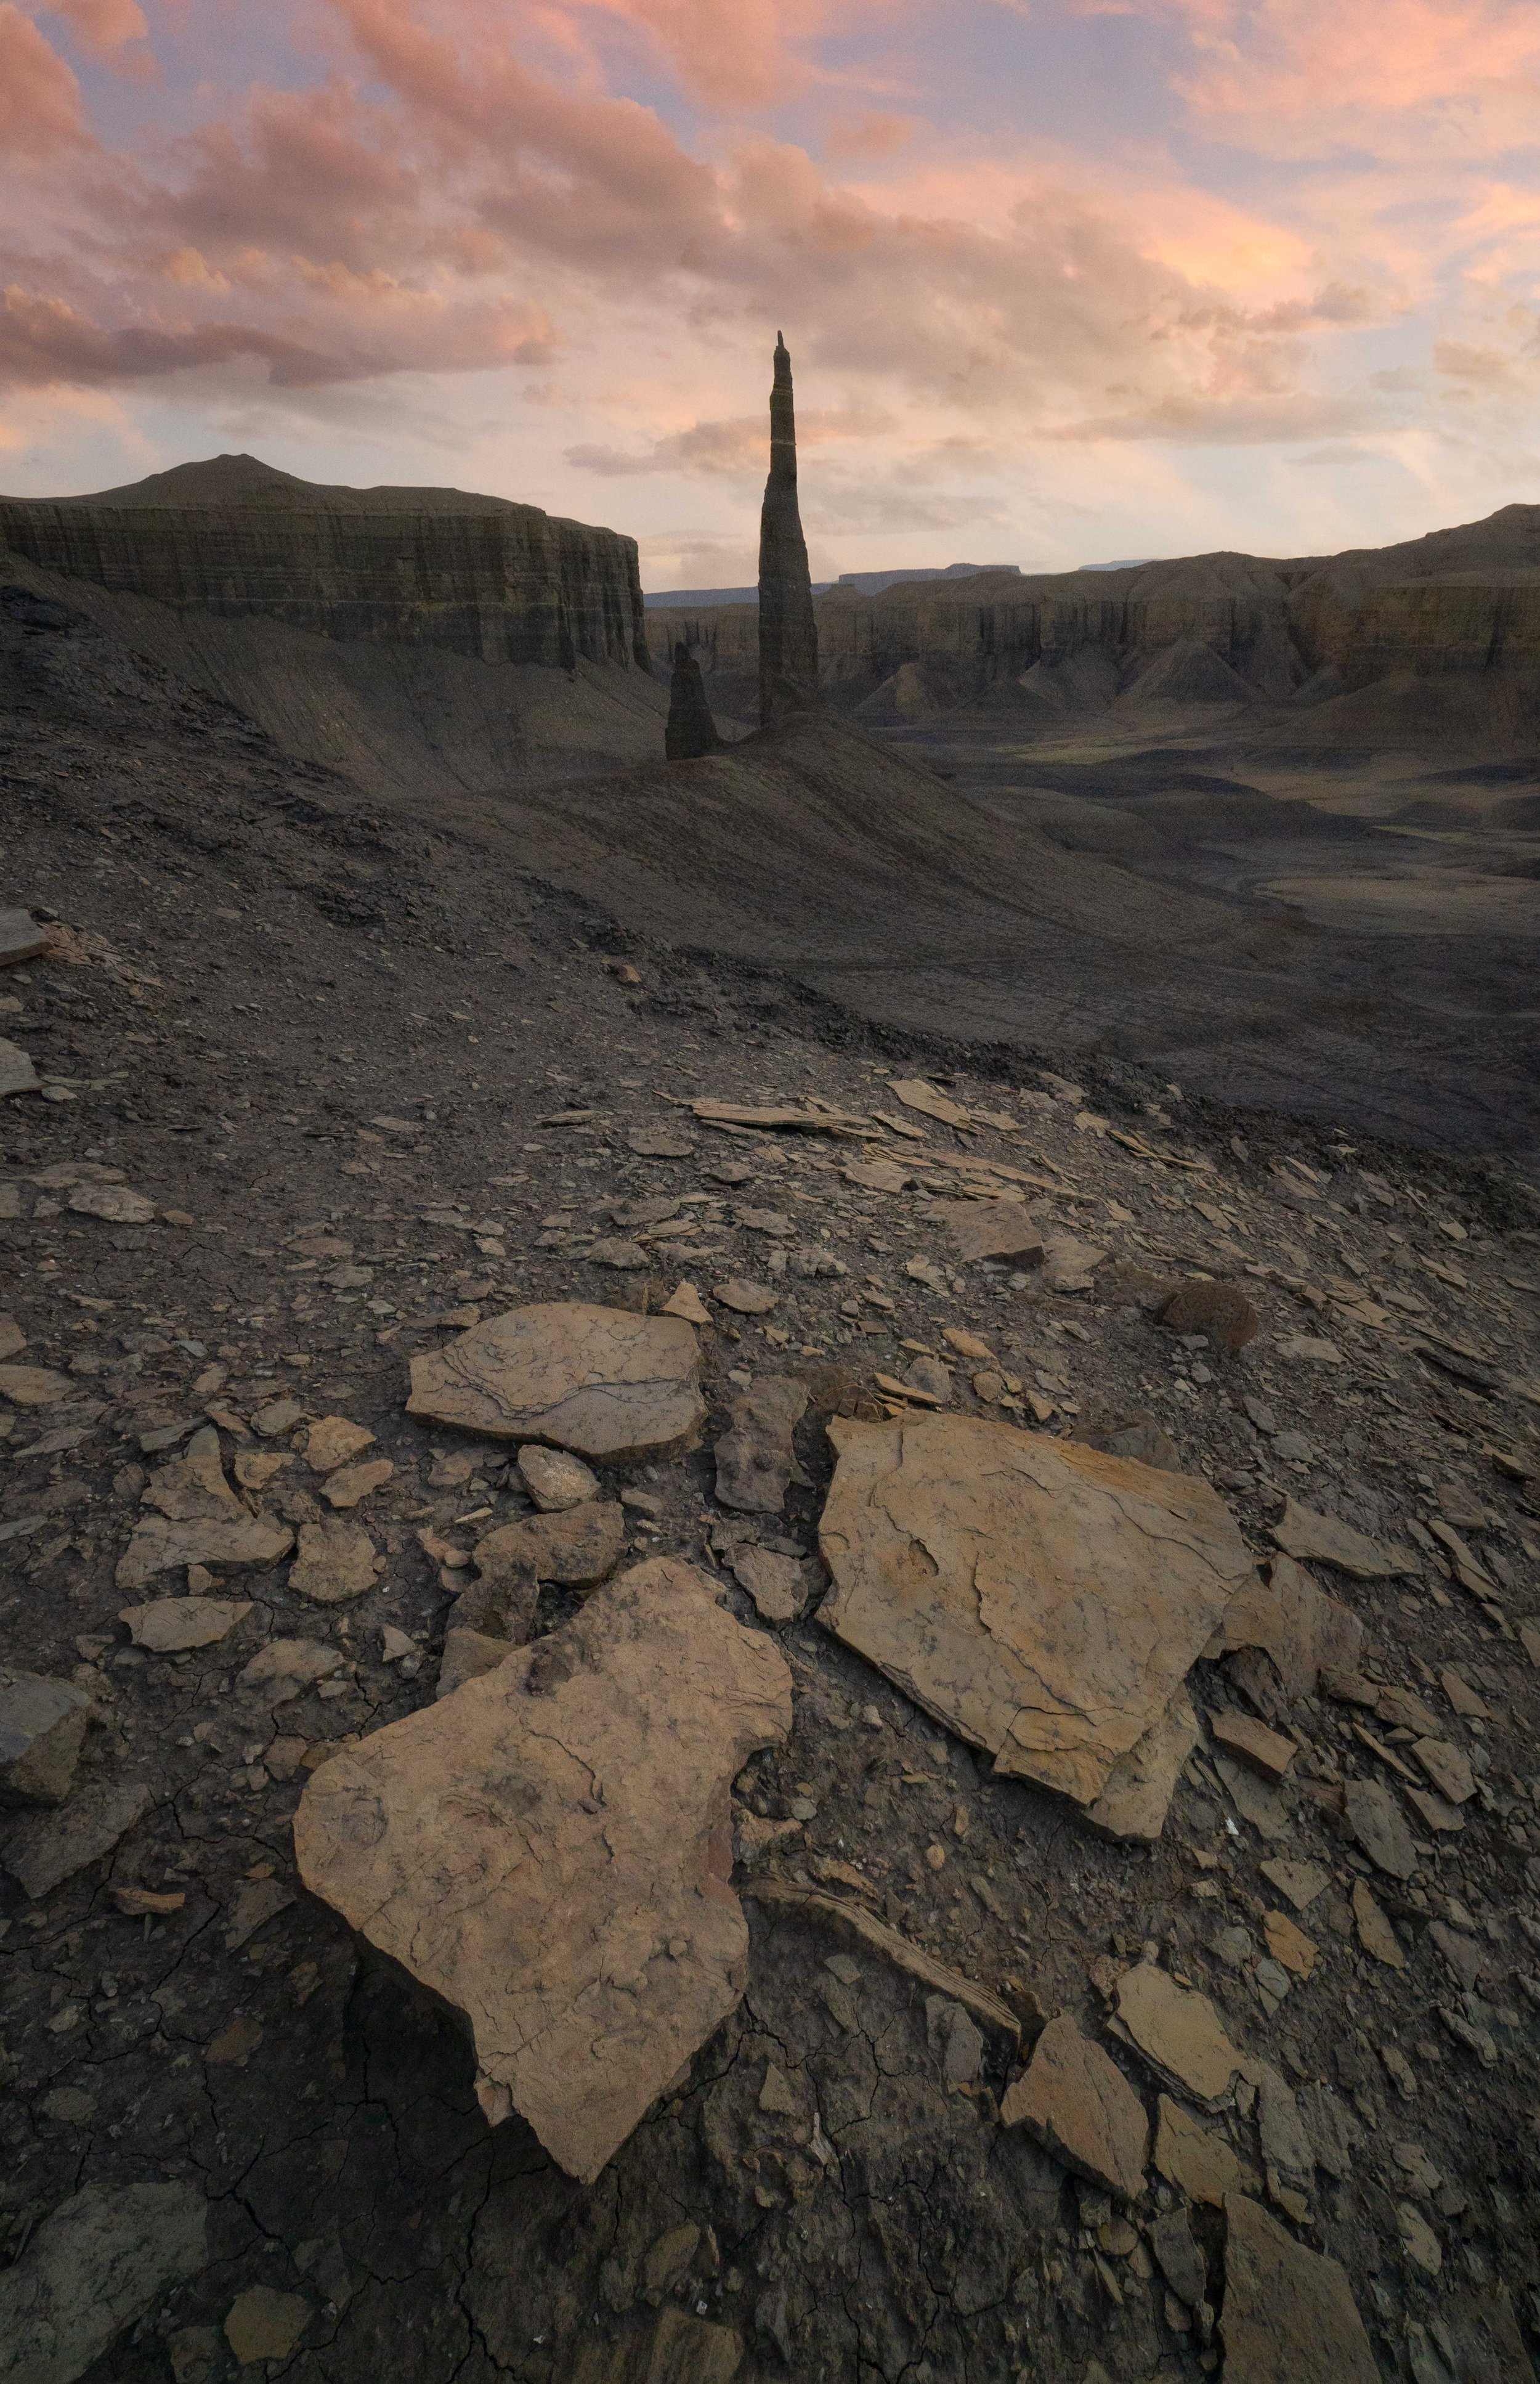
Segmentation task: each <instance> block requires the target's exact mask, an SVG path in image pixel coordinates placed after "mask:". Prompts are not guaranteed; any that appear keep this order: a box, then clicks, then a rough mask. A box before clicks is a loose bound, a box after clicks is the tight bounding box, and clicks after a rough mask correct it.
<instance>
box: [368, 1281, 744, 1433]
mask: <svg viewBox="0 0 1540 2384" xmlns="http://www.w3.org/2000/svg"><path fill="white" fill-rule="evenodd" d="M699 1369H700V1350H699V1345H698V1344H697V1342H696V1336H695V1330H694V1327H693V1326H691V1325H689V1324H686V1323H685V1322H684V1321H683V1320H682V1319H681V1318H679V1317H675V1316H637V1315H634V1314H633V1313H632V1312H631V1311H630V1310H626V1309H619V1308H598V1307H595V1306H592V1305H590V1304H589V1303H588V1302H586V1301H585V1300H548V1301H544V1302H541V1303H539V1304H537V1305H536V1306H534V1307H530V1308H515V1309H511V1310H510V1311H509V1312H508V1313H507V1314H506V1315H504V1316H492V1317H488V1318H487V1321H486V1322H485V1323H482V1324H477V1325H474V1326H473V1328H472V1329H471V1331H470V1332H469V1333H462V1335H461V1336H460V1338H459V1339H458V1341H451V1342H450V1344H449V1345H448V1347H446V1348H443V1349H437V1350H435V1351H433V1352H432V1354H431V1355H429V1356H427V1357H423V1358H414V1359H413V1361H412V1396H411V1397H410V1398H409V1399H408V1401H407V1412H408V1414H410V1415H420V1416H428V1417H430V1418H431V1419H432V1420H433V1422H436V1423H449V1424H458V1425H459V1426H460V1428H461V1429H462V1431H465V1432H483V1433H486V1434H488V1436H489V1437H490V1438H492V1439H494V1440H543V1441H548V1442H549V1443H550V1444H551V1445H552V1446H553V1447H557V1448H570V1449H574V1450H575V1451H576V1452H577V1454H578V1455H579V1456H580V1457H596V1458H602V1459H610V1460H611V1461H615V1462H623V1461H624V1460H625V1459H629V1458H634V1457H642V1456H647V1455H658V1454H659V1453H662V1452H667V1451H669V1450H673V1449H681V1448H684V1447H688V1446H689V1445H690V1443H691V1442H692V1441H693V1440H694V1439H695V1437H696V1434H697V1433H698V1432H699V1430H700V1427H701V1425H702V1423H703V1422H705V1419H706V1403H705V1401H704V1399H703V1398H702V1397H701V1395H700V1384H699V1381H698V1374H699Z"/></svg>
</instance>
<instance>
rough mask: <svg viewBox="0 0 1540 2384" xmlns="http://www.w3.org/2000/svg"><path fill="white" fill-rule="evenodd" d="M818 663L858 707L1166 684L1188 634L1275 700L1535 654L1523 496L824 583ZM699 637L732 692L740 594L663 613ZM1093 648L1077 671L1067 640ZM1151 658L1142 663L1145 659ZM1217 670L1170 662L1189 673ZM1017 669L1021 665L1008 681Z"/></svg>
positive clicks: (1529, 531)
mask: <svg viewBox="0 0 1540 2384" xmlns="http://www.w3.org/2000/svg"><path fill="white" fill-rule="evenodd" d="M815 612H816V615H817V621H818V643H819V657H820V672H821V677H822V680H823V685H824V688H825V691H826V693H827V695H828V697H829V699H830V701H831V702H833V703H834V704H836V705H837V706H838V707H840V708H842V709H844V710H847V711H855V712H858V713H859V714H861V716H862V717H863V718H867V719H870V720H874V721H877V720H882V719H900V720H902V719H906V718H922V717H934V716H935V715H936V714H938V713H941V712H944V711H946V710H949V709H951V708H954V707H955V706H956V705H959V704H967V703H974V702H979V700H983V701H985V702H991V703H995V704H998V703H999V702H1010V703H1012V704H1018V705H1020V706H1021V707H1022V708H1023V709H1024V710H1026V711H1031V710H1032V709H1033V708H1034V706H1036V705H1037V704H1039V703H1041V702H1046V703H1050V704H1056V703H1064V704H1074V705H1075V706H1077V707H1078V708H1082V707H1083V705H1084V703H1085V702H1088V701H1090V697H1089V696H1088V695H1087V693H1086V690H1087V689H1094V690H1096V691H1097V700H1098V701H1100V702H1109V701H1115V700H1118V699H1119V697H1120V696H1121V697H1123V698H1127V699H1130V700H1137V699H1138V689H1139V686H1140V680H1141V678H1143V677H1145V675H1146V673H1149V674H1150V679H1151V683H1150V689H1149V692H1154V691H1156V689H1158V690H1159V691H1160V692H1162V693H1166V692H1169V691H1171V689H1172V688H1173V686H1174V685H1176V684H1177V682H1176V681H1174V680H1173V677H1172V671H1171V659H1172V657H1173V656H1176V657H1177V658H1178V659H1180V658H1181V657H1182V656H1183V655H1188V656H1189V659H1190V650H1191V649H1193V648H1196V647H1202V648H1206V649H1207V650H1208V651H1209V652H1210V653H1211V654H1212V655H1215V656H1217V657H1218V659H1219V661H1220V662H1221V663H1222V664H1224V665H1225V666H1226V670H1227V671H1229V672H1233V673H1234V674H1235V675H1236V677H1237V679H1238V681H1240V682H1241V683H1242V684H1241V685H1239V686H1238V688H1237V689H1235V693H1236V695H1237V696H1238V698H1244V697H1246V696H1247V695H1250V696H1253V697H1256V696H1261V697H1263V698H1266V699H1270V700H1272V701H1274V702H1287V701H1288V700H1289V699H1290V698H1291V697H1293V696H1294V695H1296V694H1297V693H1298V692H1299V691H1300V690H1301V689H1306V688H1307V685H1308V683H1309V682H1311V681H1312V680H1315V679H1316V678H1317V675H1318V674H1321V673H1329V674H1330V681H1331V684H1332V685H1334V686H1337V687H1340V688H1342V689H1361V688H1365V687H1368V686H1370V685H1371V684H1373V683H1374V682H1375V681H1378V680H1381V679H1386V678H1389V677H1396V676H1398V675H1404V674H1412V675H1414V676H1419V677H1421V676H1426V675H1429V674H1437V673H1467V674H1469V673H1480V674H1490V673H1498V674H1511V673H1513V672H1515V671H1517V672H1529V673H1533V672H1535V671H1536V670H1540V506H1534V505H1509V506H1507V507H1505V508H1504V509H1503V511H1502V512H1501V513H1498V514H1495V515H1492V517H1491V518H1490V520H1488V521H1485V522H1477V523H1472V524H1469V525H1465V526H1462V527H1460V528H1456V529H1449V530H1440V531H1437V532H1435V534H1434V535H1433V536H1432V537H1429V538H1425V539H1418V540H1411V541H1409V542H1408V543H1407V544H1405V545H1401V546H1393V547H1384V548H1379V549H1365V550H1361V551H1359V552H1356V553H1348V554H1342V555H1337V556H1329V557H1321V556H1307V557H1300V558H1296V559H1292V560H1287V561H1279V562H1274V561H1270V560H1268V559H1266V558H1263V557H1259V556H1252V555H1244V554H1212V555H1197V556H1191V557H1185V558H1181V559H1178V560H1177V561H1172V562H1160V563H1151V564H1143V565H1132V566H1130V567H1129V568H1127V569H1126V570H1122V571H1098V572H1094V573H1092V572H1066V573H1062V574H1059V575H1056V576H1044V577H1035V578H1026V577H1017V576H1016V574H1014V573H1009V572H979V574H978V575H977V576H976V577H971V578H968V579H967V580H963V581H940V582H937V581H922V582H909V583H906V584H905V585H901V586H899V587H896V588H893V589H891V590H888V591H887V592H886V593H884V594H882V595H880V596H873V597H869V596H863V595H861V594H859V593H858V592H856V591H854V590H846V589H841V588H835V589H831V590H829V591H828V592H827V593H826V594H825V595H822V596H820V597H819V598H818V599H817V600H816V602H815ZM671 631H672V634H673V635H674V636H676V637H683V638H685V639H688V640H689V642H690V643H691V644H692V645H693V646H694V647H695V648H696V650H697V651H698V652H699V653H700V656H701V661H702V664H703V667H704V668H705V669H706V671H707V673H708V686H709V688H710V690H711V694H712V699H713V702H716V704H717V705H718V707H719V709H721V710H724V711H730V712H731V711H740V712H744V713H746V711H747V709H748V691H749V684H750V678H751V675H752V672H753V669H754V665H755V660H756V652H757V642H758V619H757V615H756V611H755V608H754V607H753V606H752V605H743V604H737V605H723V606H721V607H719V608H717V609H716V610H714V611H702V612H700V613H697V614H692V615H684V614H682V613H675V614H673V615H671ZM1088 657H1090V658H1092V659H1093V660H1094V661H1095V662H1096V663H1097V664H1098V665H1099V669H1098V670H1097V671H1090V670H1088V669H1087V668H1085V667H1084V666H1083V665H1084V664H1086V662H1087V658H1088ZM1157 662H1159V663H1160V664H1161V665H1162V667H1161V669H1160V671H1159V672H1158V673H1157V672H1155V671H1154V670H1153V669H1152V666H1153V665H1154V664H1156V663H1157ZM1222 676H1223V675H1222V674H1219V675H1215V676H1214V677H1209V678H1207V679H1205V678H1204V677H1203V675H1202V674H1201V673H1194V672H1193V671H1191V670H1190V669H1189V670H1188V671H1187V679H1188V680H1189V681H1190V683H1191V686H1192V688H1193V690H1194V692H1193V696H1192V698H1191V699H1190V700H1198V701H1201V700H1205V698H1204V695H1201V694H1199V693H1198V689H1199V688H1200V686H1202V687H1203V688H1204V689H1205V691H1206V692H1209V693H1214V694H1217V693H1218V692H1219V680H1220V678H1222ZM1024 682H1025V684H1024Z"/></svg>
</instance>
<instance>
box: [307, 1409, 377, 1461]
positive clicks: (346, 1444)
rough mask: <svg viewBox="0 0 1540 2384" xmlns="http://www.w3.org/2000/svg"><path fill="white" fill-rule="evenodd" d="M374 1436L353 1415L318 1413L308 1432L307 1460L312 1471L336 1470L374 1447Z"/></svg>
mask: <svg viewBox="0 0 1540 2384" xmlns="http://www.w3.org/2000/svg"><path fill="white" fill-rule="evenodd" d="M374 1439H375V1435H374V1434H373V1433H372V1432H370V1431H369V1430H368V1429H367V1428H366V1426H364V1425H363V1424H361V1423H354V1422H353V1421H352V1419H351V1417H350V1416H339V1415H334V1416H319V1417H317V1419H316V1421H315V1422H314V1423H313V1424H312V1425H311V1427H310V1430H309V1432H308V1433H307V1434H306V1435H305V1463H306V1464H307V1465H308V1466H309V1468H310V1470H311V1471H312V1472H313V1473H335V1472H336V1471H337V1469H338V1467H339V1466H341V1465H350V1464H351V1462H352V1460H353V1459H354V1458H355V1457H361V1456H362V1455H363V1451H364V1450H365V1449H366V1448H371V1447H373V1446H374Z"/></svg>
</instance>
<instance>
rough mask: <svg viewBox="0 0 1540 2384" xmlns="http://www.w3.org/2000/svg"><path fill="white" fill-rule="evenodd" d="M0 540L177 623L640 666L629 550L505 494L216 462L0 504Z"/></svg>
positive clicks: (642, 635) (638, 604) (234, 458)
mask: <svg viewBox="0 0 1540 2384" xmlns="http://www.w3.org/2000/svg"><path fill="white" fill-rule="evenodd" d="M0 545H3V546H6V547H9V548H11V549H12V550H13V551H14V552H15V553H18V554H22V555H25V556H26V557H27V558H28V560H29V561H30V562H31V563H34V564H36V565H39V566H40V567H41V568H43V569H44V570H47V571H54V572H58V573H61V574H64V575H67V576H68V577H71V578H76V579H84V580H87V581H91V582H93V583H94V584H95V585H97V586H98V587H101V588H105V589H108V590H112V591H114V592H115V593H117V594H119V595H130V596H140V597H148V598H150V599H151V600H152V601H153V602H155V603H157V604H164V605H166V606H168V607H169V608H171V609H172V610H173V611H176V612H199V613H209V614H214V615H219V616H222V617H224V618H227V619H246V618H253V617H263V618H266V619H268V620H274V621H282V622H285V623H287V624H288V626H289V627H291V628H297V629H308V630H310V631H312V632H314V633H316V634H318V635H320V636H322V637H326V638H332V639H362V640H363V641H365V642H368V643H373V644H379V643H389V644H401V645H413V646H435V647H439V648H441V649H443V650H445V651H447V652H450V653H456V654H467V655H471V656H474V658H475V659H477V660H478V661H481V662H486V663H536V664H547V665H550V666H553V667H557V668H561V669H567V670H570V669H572V668H573V666H574V664H576V663H577V662H578V661H579V659H582V660H584V661H585V662H590V663H610V664H622V665H624V666H626V667H632V666H635V667H639V668H641V669H643V670H646V669H647V667H648V660H647V635H646V630H645V627H644V622H643V612H642V585H641V577H640V574H639V570H638V566H637V559H636V546H635V541H634V540H633V539H629V538H622V537H621V536H620V535H619V534H618V533H617V532H616V531H614V530H610V529H595V528H590V527H589V526H588V525H587V524H586V523H585V522H574V521H562V520H559V519H555V518H553V517H552V516H551V515H548V514H545V513H542V512H541V510H540V508H539V507H538V506H537V505H521V504H514V503H511V502H510V501H508V500H507V499H504V498H502V497H483V496H473V495H468V494H466V493H464V492H463V491H462V490H458V489H391V488H382V489H349V488H327V487H321V486H317V485H315V484H314V483H312V482H311V481H308V480H301V479H297V478H294V477H293V476H292V475H291V474H290V473H288V472H277V471H275V470H273V469H272V467H271V466H268V465H266V464H263V463H261V462H259V461H258V459H257V458H256V457H255V456H253V455H220V456H216V457H215V458H213V459H212V460H211V461H209V462H207V463H203V464H180V465H178V466H176V467H175V468H174V469H173V470H171V471H168V472H157V473H154V474H153V475H152V476H151V478H149V479H146V480H141V481H138V482H136V483H135V484H134V485H133V486H131V487H129V488H124V489H106V490H103V491H102V492H101V493H100V494H99V495H96V496H89V497H63V498H22V497H5V498H0Z"/></svg>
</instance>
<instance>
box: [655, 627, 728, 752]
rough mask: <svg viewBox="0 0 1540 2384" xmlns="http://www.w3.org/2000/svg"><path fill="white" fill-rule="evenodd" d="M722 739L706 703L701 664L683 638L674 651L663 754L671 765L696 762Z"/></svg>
mask: <svg viewBox="0 0 1540 2384" xmlns="http://www.w3.org/2000/svg"><path fill="white" fill-rule="evenodd" d="M720 744H721V738H720V737H719V736H718V735H717V724H716V722H715V721H714V720H713V719H712V717H711V707H710V705H709V704H708V702H707V701H706V686H705V682H704V681H703V679H702V678H701V676H700V664H698V663H697V662H696V658H695V656H694V654H693V653H692V652H690V649H689V647H688V646H687V645H685V643H684V640H683V639H680V641H679V643H678V644H677V645H676V646H675V647H674V650H673V677H672V678H671V681H670V682H669V725H668V727H667V728H666V729H665V731H664V733H663V751H664V752H665V753H666V754H667V755H668V757H669V760H670V761H671V762H694V761H696V760H697V759H698V758H699V756H700V755H701V754H702V753H714V752H715V751H716V750H717V748H718V746H719V745H720Z"/></svg>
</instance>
